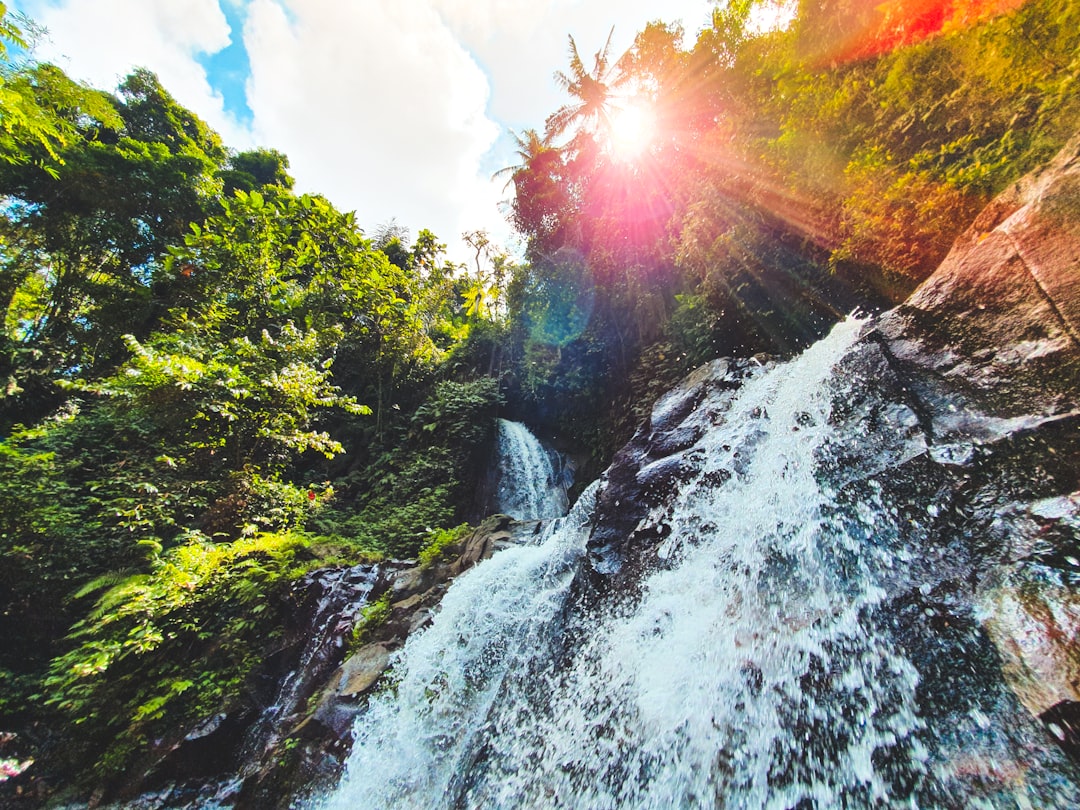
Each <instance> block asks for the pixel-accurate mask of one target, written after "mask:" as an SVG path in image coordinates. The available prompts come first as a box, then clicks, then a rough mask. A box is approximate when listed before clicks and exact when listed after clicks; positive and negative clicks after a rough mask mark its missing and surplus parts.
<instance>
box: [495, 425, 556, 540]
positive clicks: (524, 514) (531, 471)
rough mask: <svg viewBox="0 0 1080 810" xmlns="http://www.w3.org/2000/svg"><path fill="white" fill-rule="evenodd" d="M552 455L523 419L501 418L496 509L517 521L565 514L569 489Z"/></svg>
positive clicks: (542, 518)
mask: <svg viewBox="0 0 1080 810" xmlns="http://www.w3.org/2000/svg"><path fill="white" fill-rule="evenodd" d="M552 462H553V458H552V454H551V453H550V452H548V451H547V450H545V449H544V447H543V445H541V444H540V442H539V440H538V439H537V438H536V437H535V436H534V435H533V434H532V433H531V432H529V429H528V428H527V427H525V425H523V424H521V423H520V422H511V421H509V420H507V419H499V420H498V460H497V463H496V476H497V481H498V483H497V488H496V492H495V511H497V512H501V513H503V514H505V515H510V517H512V518H516V519H517V520H544V519H547V518H556V517H561V516H562V515H565V514H566V507H567V503H566V488H565V486H564V485H563V482H562V481H561V480H560V476H559V474H558V471H557V470H556V469H555V466H554V464H553V463H552Z"/></svg>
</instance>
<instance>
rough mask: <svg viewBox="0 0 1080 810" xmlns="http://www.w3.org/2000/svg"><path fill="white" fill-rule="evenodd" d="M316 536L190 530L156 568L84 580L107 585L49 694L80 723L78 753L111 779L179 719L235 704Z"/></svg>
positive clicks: (58, 667) (270, 640) (55, 665)
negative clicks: (230, 539) (227, 535)
mask: <svg viewBox="0 0 1080 810" xmlns="http://www.w3.org/2000/svg"><path fill="white" fill-rule="evenodd" d="M307 544H308V541H307V540H306V539H305V538H304V537H302V536H300V535H297V534H277V535H275V534H262V535H258V536H256V537H252V538H248V539H244V540H240V541H237V542H234V543H227V544H215V543H211V542H209V540H208V539H207V538H205V537H198V536H192V537H191V538H190V539H189V540H188V541H187V542H185V543H184V544H183V545H180V546H178V547H176V548H174V549H173V550H171V551H170V552H168V553H166V554H165V555H163V556H162V557H161V559H160V561H159V562H158V563H157V564H156V565H155V566H154V569H153V570H152V572H150V573H149V574H134V575H131V576H128V577H124V578H120V579H119V581H114V580H113V579H108V580H98V581H96V582H94V583H91V584H89V585H88V586H86V587H84V588H83V589H82V591H81V593H80V595H81V596H82V597H83V598H85V596H86V595H87V594H88V593H91V592H93V591H94V590H100V588H102V587H105V586H107V590H105V591H104V593H103V594H101V596H99V597H98V599H97V602H96V604H95V606H94V608H93V610H91V611H90V612H89V613H88V614H87V616H86V617H85V618H84V619H82V620H81V621H79V622H78V623H76V624H75V625H74V627H73V628H72V633H71V635H70V636H69V640H70V642H71V644H72V646H71V648H70V649H69V650H68V651H67V652H66V653H64V654H63V655H60V656H58V657H57V658H56V659H55V660H54V661H53V662H52V664H51V666H50V671H49V675H48V677H47V678H46V679H45V681H44V684H43V686H44V689H45V695H46V697H45V704H46V705H48V706H50V707H52V708H53V709H54V710H56V711H58V712H60V713H61V714H62V715H63V716H64V717H65V718H66V719H67V721H68V722H69V723H70V724H71V727H70V728H71V732H70V734H71V737H72V740H71V741H72V742H73V743H74V746H75V747H74V751H73V752H72V753H73V754H74V756H73V757H72V758H73V759H75V760H76V761H78V759H79V757H80V756H89V757H91V758H92V760H93V761H94V765H93V767H94V768H95V769H98V770H97V772H96V773H94V775H93V776H94V779H102V778H104V779H106V780H107V779H110V778H113V777H116V776H118V775H121V774H122V773H123V772H124V770H125V769H126V768H128V767H130V766H131V765H132V764H133V761H134V760H135V758H136V757H138V756H143V755H145V753H147V752H148V749H149V750H151V751H152V749H153V748H154V746H155V745H160V744H162V742H161V741H162V740H170V739H174V736H175V734H176V733H177V729H182V728H184V727H185V725H190V724H195V723H197V722H199V721H200V720H202V719H204V718H206V717H209V716H211V715H213V714H216V713H219V712H223V711H227V710H229V709H231V708H233V707H235V706H236V705H237V703H238V701H240V700H242V695H243V687H244V683H245V681H246V679H247V678H248V677H249V675H250V674H251V672H252V671H253V669H254V668H255V667H256V666H257V665H258V664H259V663H260V661H261V660H262V658H263V656H264V655H265V654H266V653H267V651H269V650H270V649H272V648H273V644H274V643H275V641H276V640H277V639H278V637H279V636H280V632H281V631H280V627H281V625H280V619H279V617H278V615H277V611H278V610H279V607H280V606H281V604H282V601H283V597H284V594H285V592H286V589H287V587H288V585H289V583H290V582H291V581H292V580H293V579H295V578H296V577H297V576H298V575H299V574H300V573H302V572H303V571H304V570H305V565H304V563H303V561H302V559H301V558H302V552H303V550H304V549H305V548H306V546H307ZM195 662H197V663H195ZM87 775H89V774H87Z"/></svg>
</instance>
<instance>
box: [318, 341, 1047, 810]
mask: <svg viewBox="0 0 1080 810" xmlns="http://www.w3.org/2000/svg"><path fill="white" fill-rule="evenodd" d="M860 328H861V323H860V322H858V321H853V320H849V321H847V322H845V323H842V324H840V325H838V326H837V327H836V328H835V329H834V330H833V332H832V334H831V335H830V336H829V337H828V338H826V339H825V340H823V341H821V342H820V343H818V344H816V345H815V346H813V347H811V348H810V349H809V350H808V351H807V352H805V353H804V354H803V355H802V356H801V357H799V358H797V359H796V360H793V361H791V362H790V363H787V364H784V365H779V366H775V367H772V368H770V369H767V370H764V371H761V372H759V373H758V374H756V375H755V376H753V377H751V379H749V380H748V381H746V382H745V383H744V384H743V386H742V388H741V389H740V390H739V391H738V392H737V393H736V394H735V395H734V397H732V398H729V399H728V400H725V401H723V402H721V401H719V400H717V401H716V402H714V403H713V404H712V406H711V405H710V403H709V402H708V401H707V402H706V403H704V405H703V406H699V407H698V409H697V411H696V412H695V415H694V416H693V417H692V418H694V419H697V420H701V421H702V425H703V426H707V427H708V431H707V432H706V434H705V438H704V440H703V441H702V442H700V443H699V444H698V445H697V447H696V448H695V451H694V452H695V453H698V455H699V457H698V458H697V459H696V463H697V468H696V472H695V473H694V476H693V477H692V478H691V480H688V481H686V482H684V483H683V484H682V485H681V486H680V488H679V492H678V493H677V495H676V496H675V498H674V500H673V501H671V502H670V503H667V504H664V505H661V506H657V507H655V508H654V509H653V510H652V512H651V513H649V514H648V515H647V516H646V517H645V518H644V520H643V521H642V526H641V527H640V528H643V529H653V530H656V531H658V532H659V535H660V536H663V537H665V540H664V542H663V544H662V545H661V546H660V548H659V549H658V552H659V560H658V563H657V565H656V568H655V570H654V571H653V572H652V573H651V574H650V575H648V576H647V577H646V578H645V579H644V580H643V581H642V583H641V587H640V589H639V590H638V591H636V592H635V593H633V594H631V593H627V594H625V595H624V596H623V597H622V598H621V599H619V600H616V601H615V603H614V604H612V603H611V602H610V601H608V602H604V603H603V604H602V606H601V607H599V608H596V607H592V608H591V609H590V607H589V605H588V604H587V602H588V600H587V599H585V598H582V599H573V598H571V594H573V593H576V592H578V590H576V589H575V588H574V587H573V584H574V582H575V581H579V580H577V579H576V577H577V575H578V573H580V572H581V570H582V568H583V562H584V560H585V559H586V556H585V548H586V542H587V539H588V534H589V524H590V520H591V518H592V515H591V511H590V510H591V509H592V507H593V505H594V503H595V501H596V492H597V485H596V484H594V485H593V487H592V488H590V489H589V490H588V491H587V492H586V493H585V495H583V496H582V498H581V499H580V500H579V501H578V503H577V504H576V505H575V507H574V509H573V510H572V511H571V513H570V515H569V516H568V517H567V518H565V519H563V520H560V521H555V522H553V523H552V524H551V525H550V526H549V527H548V531H547V533H546V535H545V537H544V539H543V540H542V542H541V543H540V544H539V545H537V546H528V547H518V548H514V549H511V550H508V551H504V552H501V553H499V554H497V555H496V556H495V557H493V558H492V559H491V560H489V561H487V562H485V563H484V564H482V565H480V566H477V567H476V568H475V569H473V570H472V571H470V572H468V573H467V574H465V575H463V576H462V577H460V578H459V579H458V580H457V581H456V582H455V583H454V585H453V586H452V587H451V588H450V590H449V592H448V593H447V595H446V597H445V599H444V601H443V605H442V609H441V612H440V613H439V614H438V615H437V616H436V618H435V621H434V622H433V624H432V625H431V626H430V628H429V629H428V630H427V631H425V632H424V633H423V634H421V635H418V636H415V637H413V638H411V639H410V640H409V642H408V643H407V644H406V646H405V648H404V649H403V651H402V652H401V653H400V654H399V657H398V658H397V660H396V663H395V665H394V666H395V669H394V678H395V679H396V683H395V685H394V686H393V687H391V688H390V689H389V690H388V691H386V692H384V693H383V694H382V695H381V696H378V697H376V698H374V699H373V700H372V703H371V706H370V708H369V710H368V712H367V713H366V714H365V715H364V716H362V717H361V718H360V720H359V721H358V723H357V728H356V731H357V735H358V739H357V743H356V745H355V748H354V750H353V753H352V756H351V758H350V761H349V763H348V766H347V770H346V775H345V777H344V779H343V780H342V782H341V784H340V785H339V787H338V789H337V790H336V792H335V793H334V794H333V795H332V796H331V797H329V799H328V800H327V801H326V803H325V807H326V808H328V809H329V808H333V809H334V810H337V809H339V808H341V809H343V808H355V807H363V808H372V810H374V809H375V808H390V807H418V808H419V807H423V808H487V807H499V808H518V807H520V808H531V807H574V808H675V807H730V808H777V809H778V810H781V809H783V808H800V810H802V809H803V808H814V807H817V808H826V807H845V806H846V807H882V806H885V807H901V806H902V807H914V806H928V805H929V806H935V805H944V806H948V805H950V804H951V803H952V802H951V800H950V797H948V796H947V795H945V794H943V793H941V792H940V791H938V792H935V790H936V788H935V786H936V785H939V784H940V782H941V780H942V779H943V778H947V776H948V774H944V773H943V768H944V766H943V765H942V760H943V757H940V756H937V755H936V753H935V751H934V750H932V749H933V746H934V744H935V743H934V741H933V739H931V737H930V735H928V734H927V733H926V728H925V725H924V721H923V719H921V718H920V717H919V716H918V714H917V708H918V704H917V700H916V690H917V687H918V683H919V676H918V672H917V671H916V669H915V667H914V666H913V665H912V663H911V662H910V661H909V660H908V659H907V658H906V657H905V655H904V654H903V652H902V651H901V650H900V649H898V648H897V647H896V646H895V644H894V643H893V642H891V641H890V640H889V635H888V634H887V633H880V632H878V629H877V628H876V627H875V625H874V621H872V620H871V618H870V617H871V616H872V614H873V612H874V610H875V607H877V606H878V605H879V604H880V603H881V602H882V600H883V598H884V591H883V590H882V589H881V588H880V587H879V586H878V585H877V583H876V579H875V576H874V571H876V570H880V567H881V566H882V565H888V564H890V563H888V562H887V561H886V560H884V559H883V557H884V555H885V554H886V551H885V550H884V549H885V548H886V547H888V545H889V541H890V540H894V539H895V537H896V536H897V534H898V531H897V528H896V526H894V525H892V524H891V523H890V521H891V520H895V518H894V517H890V515H889V514H888V513H887V511H885V513H884V514H882V513H877V512H876V511H875V509H874V507H875V506H879V505H876V504H869V505H863V506H861V507H859V508H856V509H855V510H853V512H854V513H853V512H852V510H849V511H847V512H844V514H843V515H841V511H842V510H840V509H838V508H837V506H836V498H835V494H834V493H831V492H829V491H828V489H827V488H826V487H824V486H823V485H822V484H820V483H819V479H820V478H821V477H822V476H820V475H816V474H815V473H816V472H818V473H820V468H821V466H822V465H823V464H826V463H828V459H829V453H830V442H831V441H832V439H833V433H834V429H833V428H832V427H831V426H830V424H829V421H830V414H831V405H830V403H831V389H830V384H829V377H830V373H831V372H832V370H833V368H834V366H835V365H836V363H837V362H838V361H839V360H840V358H841V357H842V356H843V354H844V352H845V351H846V349H847V348H849V347H850V346H851V344H852V343H853V342H854V341H855V339H856V337H857V335H858V332H859V330H860ZM713 406H714V407H713ZM699 450H700V451H703V452H698V451H699ZM867 506H869V507H870V508H866V507H867ZM860 516H861V517H860ZM860 521H861V522H860ZM881 535H885V536H886V537H885V541H884V542H880V543H876V542H875V543H870V542H867V541H868V538H874V539H875V540H876V539H877V538H878V537H879V536H881ZM952 798H953V799H955V798H956V797H952ZM1017 800H1018V797H1016V796H1003V797H999V798H998V799H995V800H988V801H987V802H986V803H985V806H1016V803H1017ZM964 803H965V802H963V801H962V800H961V804H964ZM1021 806H1023V802H1021ZM1062 806H1067V805H1062Z"/></svg>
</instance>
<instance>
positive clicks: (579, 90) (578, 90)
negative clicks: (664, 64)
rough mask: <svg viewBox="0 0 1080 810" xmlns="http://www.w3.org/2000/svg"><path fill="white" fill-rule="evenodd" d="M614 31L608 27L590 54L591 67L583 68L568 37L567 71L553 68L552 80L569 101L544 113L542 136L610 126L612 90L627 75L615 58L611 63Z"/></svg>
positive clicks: (588, 130) (622, 81)
mask: <svg viewBox="0 0 1080 810" xmlns="http://www.w3.org/2000/svg"><path fill="white" fill-rule="evenodd" d="M614 33H615V29H614V28H612V29H611V31H610V32H609V33H608V38H607V40H606V41H605V42H604V47H602V48H601V49H600V50H598V51H597V52H596V54H594V56H593V66H592V69H591V70H589V69H586V67H585V63H584V62H583V61H582V59H581V54H579V53H578V47H577V43H576V42H575V41H574V37H573V36H571V37H570V38H569V39H570V72H569V73H565V72H563V71H561V70H559V71H556V72H555V83H556V84H557V85H558V86H559V87H560V89H562V90H563V91H565V92H566V93H567V94H568V95H569V96H570V98H571V101H570V102H569V103H568V104H565V105H563V106H562V107H560V108H559V109H557V110H556V111H555V112H553V113H552V114H551V115H549V116H548V118H547V121H545V123H544V133H545V138H546V140H548V141H553V140H554V139H556V138H558V137H559V136H561V135H563V134H564V133H565V132H566V131H567V130H570V129H573V130H574V131H575V136H578V135H582V134H586V133H593V132H596V131H597V130H598V129H601V128H604V129H606V128H608V127H610V124H611V111H612V108H611V102H612V96H613V93H614V91H615V90H617V89H618V88H619V87H620V86H621V85H622V84H623V83H624V82H625V81H626V78H627V76H626V74H624V73H623V72H622V70H621V69H620V65H619V63H618V62H616V63H615V64H612V63H611V37H612V35H613V34H614Z"/></svg>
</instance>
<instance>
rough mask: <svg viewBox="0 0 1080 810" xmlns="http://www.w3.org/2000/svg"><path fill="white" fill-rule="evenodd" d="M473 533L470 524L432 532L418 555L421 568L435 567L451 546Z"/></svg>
mask: <svg viewBox="0 0 1080 810" xmlns="http://www.w3.org/2000/svg"><path fill="white" fill-rule="evenodd" d="M471 531H472V527H471V526H470V525H469V524H468V523H462V524H461V525H460V526H455V527H454V528H452V529H441V530H439V531H436V532H432V533H431V535H429V536H428V538H427V540H426V541H424V545H423V548H421V549H420V553H419V555H417V559H418V561H419V562H420V567H421V568H430V567H431V566H433V565H434V564H435V563H437V562H438V561H439V560H441V559H442V558H443V557H444V556H445V555H446V552H447V549H448V548H449V547H450V546H452V545H454V544H455V543H457V542H459V541H460V540H462V539H463V538H464V537H465V536H466V535H468V534H469V532H471Z"/></svg>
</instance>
